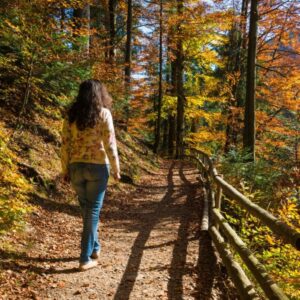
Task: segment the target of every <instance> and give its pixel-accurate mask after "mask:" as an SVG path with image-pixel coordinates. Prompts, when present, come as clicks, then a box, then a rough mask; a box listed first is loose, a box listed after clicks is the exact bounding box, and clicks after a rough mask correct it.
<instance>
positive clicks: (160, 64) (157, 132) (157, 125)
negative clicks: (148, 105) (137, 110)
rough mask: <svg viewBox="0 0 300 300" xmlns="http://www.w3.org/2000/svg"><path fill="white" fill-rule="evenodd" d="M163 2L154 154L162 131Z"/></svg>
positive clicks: (160, 3)
mask: <svg viewBox="0 0 300 300" xmlns="http://www.w3.org/2000/svg"><path fill="white" fill-rule="evenodd" d="M162 18H163V2H162V0H160V2H159V80H158V101H157V102H158V103H157V124H156V132H155V144H154V152H155V153H157V150H158V146H159V142H160V131H161V130H160V129H161V104H162V73H163V25H162Z"/></svg>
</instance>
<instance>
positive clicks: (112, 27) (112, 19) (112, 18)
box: [108, 0, 116, 63]
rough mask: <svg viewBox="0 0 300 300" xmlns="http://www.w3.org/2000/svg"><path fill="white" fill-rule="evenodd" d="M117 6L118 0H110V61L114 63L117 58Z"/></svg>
mask: <svg viewBox="0 0 300 300" xmlns="http://www.w3.org/2000/svg"><path fill="white" fill-rule="evenodd" d="M115 7H116V0H109V2H108V10H109V62H110V63H113V62H114V58H115V36H116V28H115Z"/></svg>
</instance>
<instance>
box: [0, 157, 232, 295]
mask: <svg viewBox="0 0 300 300" xmlns="http://www.w3.org/2000/svg"><path fill="white" fill-rule="evenodd" d="M160 164H161V166H160V168H157V169H156V170H155V171H153V170H151V171H148V173H146V174H144V175H143V176H142V178H141V179H140V181H139V183H138V184H134V185H133V186H132V189H131V190H130V191H128V192H127V193H124V191H119V192H115V191H114V192H113V193H112V192H111V191H110V190H109V191H108V193H107V195H106V198H105V202H104V207H103V211H102V213H101V218H100V219H101V225H100V232H99V236H100V240H101V244H102V252H101V256H100V259H99V266H98V267H96V268H94V269H91V270H88V271H86V272H78V257H79V250H80V249H79V244H80V232H81V226H82V225H81V218H80V211H79V208H78V206H77V205H76V203H75V202H70V203H69V202H66V201H63V199H55V196H53V199H51V198H48V199H47V198H43V199H42V198H41V199H37V200H36V205H37V206H38V209H37V210H36V211H35V212H34V213H33V214H32V217H31V223H32V228H31V229H30V230H29V232H27V235H26V236H27V237H26V239H27V242H26V247H27V248H26V251H25V252H23V253H22V252H21V251H20V249H18V248H17V247H14V249H13V250H12V251H9V250H7V249H6V250H1V253H0V254H1V257H2V268H3V271H4V273H2V276H4V277H5V279H6V280H4V281H2V284H3V285H2V287H1V288H0V290H2V292H1V294H2V296H1V295H0V299H43V300H44V299H57V300H60V299H101V300H104V299H120V300H126V299H134V300H136V299H200V300H205V299H212V300H215V299H220V300H226V299H237V297H236V294H235V290H234V288H233V287H232V284H231V282H230V280H229V279H228V278H227V274H226V272H225V270H224V268H222V267H221V264H220V261H219V258H218V257H216V254H215V251H214V248H213V246H212V243H211V240H210V238H209V235H208V233H207V232H205V231H201V230H200V225H201V224H200V220H201V217H202V211H203V198H202V194H201V188H199V185H200V184H201V183H200V182H199V179H198V178H199V174H198V172H197V170H196V169H195V168H193V167H192V166H191V165H189V164H187V163H183V162H179V161H161V163H160ZM16 244H19V243H18V241H16ZM28 245H31V247H28Z"/></svg>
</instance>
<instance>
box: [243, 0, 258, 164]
mask: <svg viewBox="0 0 300 300" xmlns="http://www.w3.org/2000/svg"><path fill="white" fill-rule="evenodd" d="M257 23H258V12H257V0H251V11H250V28H249V44H248V57H247V80H246V103H245V117H244V136H243V147H244V149H246V150H247V151H249V154H250V155H251V158H250V160H251V161H254V160H255V88H256V66H255V64H256V44H257Z"/></svg>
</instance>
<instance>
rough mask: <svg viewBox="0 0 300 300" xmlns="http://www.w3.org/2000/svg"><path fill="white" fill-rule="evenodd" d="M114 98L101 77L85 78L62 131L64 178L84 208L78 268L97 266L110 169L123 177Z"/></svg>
mask: <svg viewBox="0 0 300 300" xmlns="http://www.w3.org/2000/svg"><path fill="white" fill-rule="evenodd" d="M111 102H112V99H111V97H110V96H109V94H108V92H107V90H106V87H105V85H104V84H103V83H101V82H100V81H98V80H86V81H84V82H83V83H82V84H81V85H80V88H79V93H78V96H77V98H76V101H75V102H74V103H73V105H72V106H71V108H70V109H69V111H68V115H67V118H66V119H65V121H64V125H63V131H62V148H61V161H62V172H63V178H64V180H66V181H67V180H69V178H70V180H71V183H72V186H73V187H74V189H75V191H76V193H77V196H78V200H79V204H80V207H81V211H82V218H83V231H82V236H81V254H80V262H79V270H81V271H84V270H88V269H90V268H93V267H95V266H97V264H98V262H97V258H98V257H99V254H100V250H101V245H100V243H99V240H98V223H99V215H100V210H101V208H102V204H103V199H104V194H105V191H106V187H107V182H108V177H109V171H110V170H109V169H110V168H111V169H112V174H113V176H114V178H115V179H116V180H119V179H120V167H119V158H118V152H117V145H116V139H115V131H114V126H113V120H112V115H111V112H110V110H109V107H110V105H111Z"/></svg>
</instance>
